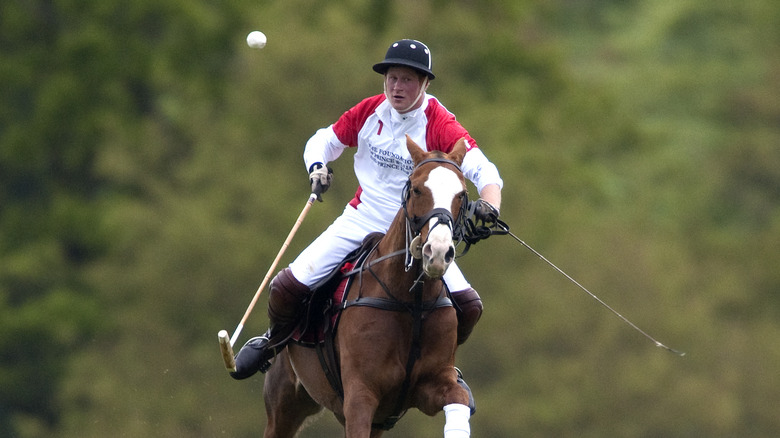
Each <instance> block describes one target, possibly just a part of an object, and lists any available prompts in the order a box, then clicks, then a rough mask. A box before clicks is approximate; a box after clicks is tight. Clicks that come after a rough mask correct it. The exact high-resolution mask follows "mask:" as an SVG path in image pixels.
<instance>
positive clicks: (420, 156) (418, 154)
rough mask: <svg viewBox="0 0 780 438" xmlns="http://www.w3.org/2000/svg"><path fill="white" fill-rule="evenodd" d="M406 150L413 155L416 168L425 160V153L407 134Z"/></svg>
mask: <svg viewBox="0 0 780 438" xmlns="http://www.w3.org/2000/svg"><path fill="white" fill-rule="evenodd" d="M406 149H408V150H409V153H410V154H412V161H414V165H415V166H416V165H417V164H419V163H420V162H421V161H422V160H424V159H425V156H426V153H425V151H424V150H422V148H421V147H420V146H419V145H418V144H417V143H415V142H414V140H412V138H411V137H409V134H406ZM464 153H465V152H464Z"/></svg>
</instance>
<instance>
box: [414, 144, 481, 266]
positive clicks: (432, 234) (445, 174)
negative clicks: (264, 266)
mask: <svg viewBox="0 0 780 438" xmlns="http://www.w3.org/2000/svg"><path fill="white" fill-rule="evenodd" d="M406 147H407V149H408V150H409V153H410V154H411V155H412V160H413V161H414V171H413V172H412V174H411V176H410V177H409V181H408V182H407V188H406V192H405V194H404V207H403V208H404V211H405V214H406V219H407V224H408V226H407V229H408V230H409V232H410V234H411V235H412V236H411V237H412V238H413V239H412V243H411V244H410V251H411V252H412V255H413V256H414V257H415V258H419V259H421V260H422V269H423V272H425V274H426V275H427V276H428V277H430V278H439V277H441V276H442V275H444V273H445V272H446V271H447V268H448V267H449V265H450V263H452V261H453V260H454V259H455V243H454V242H453V231H454V228H455V226H456V224H457V223H458V219H459V217H460V216H461V212H462V211H463V208H464V207H465V206H466V203H467V197H468V192H467V190H466V183H465V180H464V178H463V173H462V172H461V170H460V165H461V163H462V162H463V157H464V156H465V154H466V143H465V141H464V139H460V140H458V142H457V143H456V144H455V146H454V148H453V149H452V151H451V152H450V153H449V154H445V153H443V152H440V151H432V152H425V151H424V150H422V148H420V146H418V145H417V144H416V143H415V142H414V141H412V139H411V138H409V136H408V135H407V136H406Z"/></svg>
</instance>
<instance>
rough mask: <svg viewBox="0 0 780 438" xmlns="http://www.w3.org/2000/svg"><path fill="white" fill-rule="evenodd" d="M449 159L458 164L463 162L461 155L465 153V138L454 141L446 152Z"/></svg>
mask: <svg viewBox="0 0 780 438" xmlns="http://www.w3.org/2000/svg"><path fill="white" fill-rule="evenodd" d="M447 155H448V156H449V158H450V160H452V161H454V162H456V163H458V166H460V165H461V164H463V157H464V156H465V155H466V139H465V138H462V137H461V139H460V140H458V141H457V142H456V143H455V146H453V147H452V151H451V152H450V153H449V154H447Z"/></svg>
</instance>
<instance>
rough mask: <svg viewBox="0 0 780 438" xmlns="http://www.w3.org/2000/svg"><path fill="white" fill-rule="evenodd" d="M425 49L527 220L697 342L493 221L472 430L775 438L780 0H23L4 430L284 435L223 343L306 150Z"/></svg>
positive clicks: (12, 139)
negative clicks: (406, 41)
mask: <svg viewBox="0 0 780 438" xmlns="http://www.w3.org/2000/svg"><path fill="white" fill-rule="evenodd" d="M255 29H258V30H262V31H263V32H265V33H266V35H267V36H268V39H269V43H268V46H267V47H266V48H265V49H263V50H261V51H257V50H252V49H249V48H248V47H247V46H246V44H245V41H244V37H245V36H246V34H247V33H248V32H250V31H251V30H255ZM406 37H409V38H416V39H420V40H423V41H425V42H426V43H427V44H428V45H429V47H430V48H431V49H432V51H433V55H434V71H435V72H436V73H437V79H436V80H435V81H434V82H433V83H432V85H431V88H430V92H431V93H432V94H434V95H436V96H437V97H439V98H440V99H441V100H442V101H443V103H444V104H445V105H446V106H447V107H448V108H449V109H450V110H452V111H453V112H455V113H456V114H457V115H458V118H459V120H460V121H461V123H463V124H464V126H466V127H467V128H468V129H469V130H470V131H471V133H472V135H473V136H474V137H475V138H476V139H477V141H478V142H479V144H480V146H481V147H482V148H483V150H484V151H485V152H486V154H487V155H488V156H489V157H490V158H491V159H492V160H493V161H494V162H496V163H497V164H498V165H499V168H500V170H501V172H502V176H503V177H504V180H505V189H504V198H505V201H504V205H503V208H502V217H503V218H504V219H505V220H506V221H507V222H508V223H509V224H510V225H511V226H512V229H513V231H514V232H515V234H517V235H518V236H520V237H521V238H523V239H524V240H525V241H526V242H528V243H529V244H530V245H531V246H533V247H534V248H536V249H537V250H538V251H540V252H541V253H543V254H544V255H545V256H547V257H548V258H549V259H550V260H552V261H553V262H554V263H556V264H557V265H558V266H560V267H561V268H562V269H564V270H565V271H567V272H568V273H569V274H570V275H572V276H573V277H574V278H576V279H577V280H578V281H579V282H580V283H582V284H583V285H585V286H586V287H588V288H589V289H590V290H591V291H593V292H594V293H596V294H597V295H599V296H600V297H601V298H602V299H604V300H605V301H606V302H608V303H609V304H610V305H612V306H613V307H614V308H616V309H617V310H618V311H620V312H621V313H622V314H623V315H625V316H626V317H627V318H629V319H631V320H632V321H633V322H634V323H636V324H637V325H638V326H640V327H642V328H643V329H645V330H646V331H648V332H649V333H651V334H653V335H654V336H655V337H657V338H658V339H659V340H661V341H662V342H664V343H666V344H668V345H670V346H672V347H674V348H678V349H681V350H684V351H686V352H687V353H688V354H687V355H686V356H685V357H683V358H679V357H675V356H674V355H671V354H668V353H665V352H664V351H663V350H660V349H657V348H654V346H653V344H652V343H651V342H648V340H647V339H645V338H644V337H642V336H641V335H640V334H639V333H637V332H635V331H633V330H631V328H630V327H628V326H627V325H625V324H624V323H623V322H621V321H620V320H619V319H617V318H615V317H614V315H612V314H610V313H609V312H608V311H606V310H605V309H603V308H602V307H600V306H599V305H598V303H596V302H595V301H594V300H592V299H591V298H590V297H588V296H587V295H586V294H584V293H583V292H582V291H581V290H579V289H578V288H577V287H576V286H575V285H573V284H572V283H570V282H568V281H567V280H566V279H565V278H563V277H562V276H561V275H559V274H558V273H556V272H555V271H554V270H552V269H551V268H550V267H549V266H547V265H546V264H544V263H543V262H542V261H541V260H539V259H538V258H536V257H535V256H534V255H533V254H531V253H530V252H528V251H527V250H525V249H524V248H523V247H522V246H521V245H519V244H517V242H515V241H513V240H510V239H509V238H500V237H496V238H493V239H491V240H489V241H487V242H485V243H481V244H480V245H478V246H477V247H475V248H473V249H472V251H471V252H470V253H469V255H468V256H467V257H465V258H463V259H462V261H461V262H460V263H461V265H462V268H463V269H464V270H465V271H466V273H467V275H468V277H469V279H470V281H471V282H472V284H473V285H474V286H475V288H476V289H477V290H479V291H480V293H481V295H482V297H483V300H484V302H485V306H486V310H485V314H484V316H483V319H482V321H481V322H480V325H479V326H478V327H477V330H476V332H475V334H474V335H473V336H472V338H471V340H470V341H469V343H467V344H466V345H464V346H463V347H462V348H461V349H460V351H459V353H458V365H459V366H460V367H461V368H462V369H463V371H464V373H465V374H466V378H467V380H468V381H469V384H470V385H471V387H472V389H473V390H474V394H475V396H476V398H477V404H478V413H477V415H476V416H474V417H473V418H472V421H471V425H472V432H473V436H481V437H488V436H489V437H515V436H530V437H543V436H544V437H547V436H555V437H657V436H664V437H692V436H708V437H724V438H725V437H734V436H751V437H773V436H776V434H777V432H778V431H780V419H779V418H780V417H778V415H777V406H778V405H780V374H778V373H777V370H778V369H779V368H778V367H779V366H780V347H779V346H778V343H777V339H778V338H780V295H778V291H780V269H778V266H780V99H779V97H780V3H778V2H775V1H772V0H745V1H741V2H733V1H731V0H712V1H703V0H676V1H672V0H631V1H625V0H620V1H619V0H581V1H576V2H575V1H567V0H552V1H531V0H518V1H514V2H506V1H498V0H482V1H473V0H455V1H443V0H415V1H410V0H396V1H388V0H370V1H365V0H364V1H358V0H333V1H328V2H323V1H317V0H288V1H266V2H256V1H247V0H234V1H231V2H227V1H205V0H187V1H185V0H154V1H152V0H134V1H126V0H109V1H101V2H87V1H66V0H5V1H3V2H2V3H0V60H2V62H0V102H2V103H1V104H0V436H8V437H19V438H28V437H44V436H45V437H102V436H126V437H150V436H160V437H174V436H175V437H181V436H187V437H215V436H229V437H250V436H260V435H261V433H262V428H263V425H264V421H265V417H264V410H263V402H262V379H261V378H260V377H255V378H253V379H250V380H249V381H243V382H235V381H233V380H232V379H230V378H229V377H228V376H227V373H226V372H225V371H224V369H223V367H222V363H221V359H220V357H219V351H218V347H217V342H216V333H217V332H218V331H219V330H220V329H227V330H233V328H234V327H235V324H236V323H237V322H238V320H239V319H240V317H241V315H242V314H243V312H244V310H245V309H246V306H247V305H248V303H249V300H250V299H251V297H252V295H253V294H254V291H255V288H256V287H257V285H258V284H259V283H260V281H261V280H262V277H263V275H264V274H265V271H266V270H267V269H268V266H269V265H270V263H271V261H272V260H273V258H274V256H275V255H276V253H277V251H278V250H279V248H280V246H281V243H282V241H283V237H284V236H286V234H287V232H288V231H289V229H290V227H291V226H292V224H293V222H294V220H295V218H296V217H297V214H298V213H299V212H300V209H301V208H302V207H303V205H304V203H305V201H306V198H307V196H308V187H307V182H306V173H305V169H304V167H303V163H302V159H301V154H302V150H303V145H304V143H305V141H306V140H307V139H308V137H309V136H310V135H311V134H313V133H314V131H315V130H316V129H318V128H320V127H323V126H327V125H328V124H330V123H332V122H333V121H335V120H336V118H338V116H339V115H340V114H341V113H342V112H343V111H345V110H346V109H348V108H349V107H350V106H351V105H353V104H355V103H356V102H358V101H359V100H360V99H362V98H363V97H366V96H368V95H371V94H376V93H379V92H381V78H380V77H379V76H378V75H376V74H375V73H374V72H373V71H371V65H372V64H373V63H374V62H377V61H378V60H380V59H381V58H382V57H383V55H384V51H385V50H386V48H387V46H388V45H389V43H390V42H392V41H394V40H396V39H399V38H406ZM333 167H334V168H335V172H336V173H335V185H334V187H333V188H332V189H331V191H329V192H328V193H327V195H326V196H325V199H326V202H324V203H322V204H320V203H318V204H317V205H315V207H314V208H312V210H311V213H310V215H309V216H308V217H307V220H306V222H305V223H304V225H303V227H302V228H301V230H300V231H299V233H298V235H297V236H296V238H295V240H294V241H293V244H292V245H291V247H290V249H289V250H288V252H287V256H285V259H284V260H283V263H287V262H289V260H291V259H292V257H294V255H295V254H296V253H297V252H298V251H300V250H301V249H302V248H303V247H304V246H305V245H306V244H307V243H308V242H309V241H311V239H313V238H314V237H315V236H316V235H317V234H319V232H320V231H321V230H322V229H323V228H324V227H325V226H326V225H327V224H329V223H330V222H331V221H332V219H333V218H334V217H335V216H336V215H338V214H339V213H340V211H341V209H342V208H343V205H344V204H345V203H346V202H347V201H348V200H349V199H350V198H351V196H352V193H353V192H354V189H355V181H354V177H352V175H351V158H350V156H349V154H345V156H344V157H342V158H341V159H340V160H339V161H337V162H335V163H333ZM472 195H474V191H473V188H472ZM264 307H265V300H264V299H261V300H260V302H259V303H258V307H257V309H256V310H255V312H254V313H253V315H252V317H251V318H250V320H249V323H248V324H247V327H246V328H245V329H244V332H243V336H242V338H243V339H241V340H239V343H243V342H244V341H245V340H246V338H248V337H249V336H250V335H252V334H254V333H256V332H260V331H262V330H264V328H265V326H266V324H267V321H266V316H265V309H264ZM443 423H444V420H443V416H442V415H439V416H437V417H435V418H432V419H431V418H428V417H425V416H424V415H422V414H420V413H418V412H410V413H409V414H408V415H407V416H406V417H405V418H404V419H403V420H402V421H401V423H400V424H399V425H398V426H397V427H396V428H395V429H394V430H393V431H391V432H390V433H388V434H387V435H388V436H399V437H406V436H415V437H418V436H431V437H433V436H441V430H442V426H443ZM301 436H303V437H321V436H341V432H340V428H339V426H338V424H337V423H336V422H335V420H334V419H333V418H332V416H331V415H330V414H327V413H326V414H323V415H321V416H320V417H318V418H317V419H316V420H315V421H314V422H313V423H312V424H311V425H310V427H309V428H308V429H307V430H306V431H304V432H303V433H302V434H301Z"/></svg>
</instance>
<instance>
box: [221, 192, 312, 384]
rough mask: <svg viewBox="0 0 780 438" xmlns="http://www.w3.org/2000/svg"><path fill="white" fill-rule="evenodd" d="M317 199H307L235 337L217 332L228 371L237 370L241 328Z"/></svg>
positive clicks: (225, 331) (222, 331)
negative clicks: (238, 341) (237, 352)
mask: <svg viewBox="0 0 780 438" xmlns="http://www.w3.org/2000/svg"><path fill="white" fill-rule="evenodd" d="M316 199H317V195H316V194H314V193H312V194H311V195H310V196H309V200H308V201H306V205H305V206H304V207H303V210H302V211H301V214H300V215H298V219H297V220H296V221H295V225H293V227H292V230H290V234H288V235H287V239H285V241H284V243H283V244H282V248H281V249H280V250H279V254H277V255H276V258H275V259H274V261H273V263H271V267H270V268H269V269H268V272H267V273H266V274H265V278H263V282H262V283H261V284H260V287H258V288H257V292H255V296H254V297H253V298H252V302H250V303H249V307H247V309H246V312H244V317H243V318H241V322H239V323H238V326H237V327H236V331H235V332H233V337H232V338H228V332H227V330H220V331H219V333H218V334H217V337H218V338H219V349H220V351H221V352H222V360H224V361H225V368H227V369H228V371H235V370H236V360H235V358H234V355H233V345H235V344H236V340H237V339H238V335H240V334H241V330H243V329H244V324H245V323H246V320H247V318H249V314H250V313H252V309H253V308H254V307H255V303H257V299H258V298H260V294H261V293H262V292H263V289H265V287H266V285H267V284H268V279H269V278H271V274H272V273H273V272H274V271H275V270H276V265H278V264H279V260H281V258H282V256H283V255H284V251H285V250H286V249H287V247H288V246H290V242H291V241H292V239H293V236H295V233H296V232H297V231H298V228H299V227H300V226H301V223H303V218H305V217H306V214H307V213H308V212H309V209H310V208H311V205H312V204H313V203H314V201H315V200H316Z"/></svg>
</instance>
